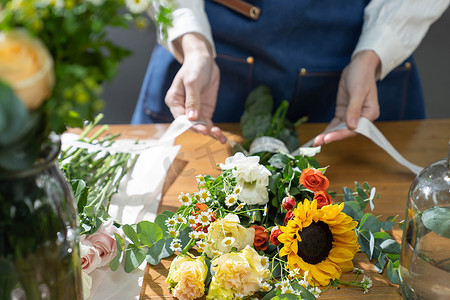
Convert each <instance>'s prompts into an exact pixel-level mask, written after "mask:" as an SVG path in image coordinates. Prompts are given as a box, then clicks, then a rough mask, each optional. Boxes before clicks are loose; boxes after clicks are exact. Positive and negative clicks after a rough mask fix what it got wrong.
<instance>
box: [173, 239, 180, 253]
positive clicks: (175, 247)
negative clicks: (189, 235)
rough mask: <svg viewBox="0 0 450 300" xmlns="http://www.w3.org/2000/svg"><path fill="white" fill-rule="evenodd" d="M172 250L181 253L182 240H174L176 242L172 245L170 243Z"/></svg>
mask: <svg viewBox="0 0 450 300" xmlns="http://www.w3.org/2000/svg"><path fill="white" fill-rule="evenodd" d="M170 249H171V250H172V251H178V252H181V251H182V249H181V240H179V239H174V240H173V241H172V243H170Z"/></svg>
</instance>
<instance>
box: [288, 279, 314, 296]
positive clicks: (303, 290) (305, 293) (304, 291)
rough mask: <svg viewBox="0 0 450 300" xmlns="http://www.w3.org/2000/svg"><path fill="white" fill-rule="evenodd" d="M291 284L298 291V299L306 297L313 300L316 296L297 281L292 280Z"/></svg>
mask: <svg viewBox="0 0 450 300" xmlns="http://www.w3.org/2000/svg"><path fill="white" fill-rule="evenodd" d="M291 286H292V287H293V288H294V289H295V290H296V291H299V292H300V296H301V297H300V299H306V300H315V299H316V297H314V295H313V294H312V293H311V292H309V291H308V290H307V289H306V288H304V287H303V286H302V285H300V284H299V283H298V282H297V281H292V282H291Z"/></svg>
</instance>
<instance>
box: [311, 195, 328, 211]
mask: <svg viewBox="0 0 450 300" xmlns="http://www.w3.org/2000/svg"><path fill="white" fill-rule="evenodd" d="M313 200H316V201H317V208H322V206H325V205H328V204H331V196H330V195H328V193H327V192H325V191H318V192H315V193H314V198H313Z"/></svg>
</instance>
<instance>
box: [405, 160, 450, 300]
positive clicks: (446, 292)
mask: <svg viewBox="0 0 450 300" xmlns="http://www.w3.org/2000/svg"><path fill="white" fill-rule="evenodd" d="M449 162H450V161H449V159H448V158H446V159H442V160H440V161H437V162H435V163H433V164H431V165H430V166H428V167H426V168H425V169H424V170H423V171H422V172H421V173H420V174H419V175H418V176H417V177H416V179H415V180H414V182H413V184H412V185H411V189H410V192H409V197H408V204H407V210H406V219H405V230H404V232H403V239H402V250H401V256H400V280H401V282H400V293H401V294H402V296H403V298H404V299H415V300H422V299H429V300H441V299H442V300H443V299H450V285H449V284H450V167H449Z"/></svg>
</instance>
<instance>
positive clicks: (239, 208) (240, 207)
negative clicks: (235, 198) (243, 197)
mask: <svg viewBox="0 0 450 300" xmlns="http://www.w3.org/2000/svg"><path fill="white" fill-rule="evenodd" d="M244 206H245V203H244V202H241V203H239V205H238V206H237V207H236V209H235V210H234V211H240V210H241V209H242V208H244Z"/></svg>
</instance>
